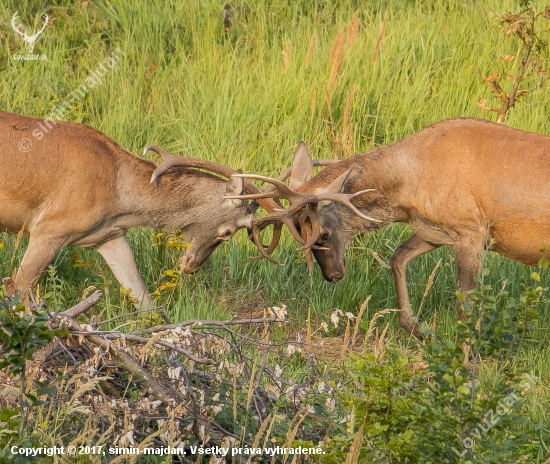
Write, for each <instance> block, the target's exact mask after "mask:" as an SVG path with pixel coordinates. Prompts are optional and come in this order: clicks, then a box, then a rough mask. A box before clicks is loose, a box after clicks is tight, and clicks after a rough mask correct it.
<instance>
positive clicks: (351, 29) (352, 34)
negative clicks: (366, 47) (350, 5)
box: [346, 10, 359, 49]
mask: <svg viewBox="0 0 550 464" xmlns="http://www.w3.org/2000/svg"><path fill="white" fill-rule="evenodd" d="M358 16H359V10H355V12H354V13H353V15H352V17H351V21H350V23H349V24H348V31H347V34H346V43H347V44H348V47H349V48H350V49H352V48H353V45H354V44H355V39H356V38H357V34H358V33H359V17H358Z"/></svg>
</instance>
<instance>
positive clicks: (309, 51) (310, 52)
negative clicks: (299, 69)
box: [304, 29, 317, 69]
mask: <svg viewBox="0 0 550 464" xmlns="http://www.w3.org/2000/svg"><path fill="white" fill-rule="evenodd" d="M316 38H317V29H315V30H314V31H313V34H311V39H309V46H308V47H307V55H306V64H305V66H304V69H307V68H309V65H310V64H311V55H313V48H314V47H315V39H316Z"/></svg>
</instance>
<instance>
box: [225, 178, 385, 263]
mask: <svg viewBox="0 0 550 464" xmlns="http://www.w3.org/2000/svg"><path fill="white" fill-rule="evenodd" d="M350 171H351V169H350V170H349V171H347V172H346V173H344V174H343V177H347V175H348V174H349V172H350ZM237 176H238V177H244V178H247V179H257V180H261V181H264V182H268V183H270V184H272V186H273V187H272V188H271V189H269V190H264V191H263V192H261V193H254V194H248V195H236V196H226V197H225V198H243V199H244V198H247V199H254V200H256V199H265V198H284V199H285V200H288V201H289V202H290V206H289V207H288V208H276V209H275V211H274V212H273V213H271V214H268V215H267V216H263V217H260V218H255V219H254V221H253V222H252V232H253V238H254V243H255V244H256V246H257V247H258V249H259V250H260V253H261V254H262V256H263V257H265V258H267V259H268V260H269V261H271V262H274V263H276V264H279V265H280V263H278V262H276V261H275V260H274V259H273V258H272V257H271V256H270V254H271V253H272V252H273V250H274V249H275V248H274V247H273V248H272V246H270V248H269V249H268V250H265V248H264V247H263V245H262V243H261V241H260V238H259V236H260V231H261V230H262V229H264V228H265V227H267V226H268V225H271V224H273V226H274V227H277V226H278V227H279V228H280V227H281V226H282V224H285V225H286V226H287V227H288V230H289V231H290V233H291V234H292V236H293V237H294V238H295V239H296V240H297V241H298V242H299V243H300V244H301V245H302V246H301V247H300V248H298V250H303V251H304V254H305V258H306V261H307V266H308V270H309V272H310V274H311V273H312V272H313V258H312V257H311V250H312V249H315V248H322V247H318V246H316V245H315V242H317V239H318V238H319V234H320V233H321V226H320V223H319V216H318V214H317V205H318V202H319V201H335V202H337V203H340V204H343V205H345V206H347V207H348V208H350V209H351V210H352V211H353V212H354V213H355V214H357V215H358V216H359V217H361V218H363V219H367V220H369V221H373V222H381V221H379V220H378V219H374V218H371V217H369V216H366V215H364V214H363V213H361V211H359V210H358V209H357V208H356V207H355V206H354V205H353V204H352V203H351V200H352V199H353V198H355V197H357V196H359V195H362V194H363V193H366V192H372V191H373V189H367V190H361V191H360V192H357V193H354V194H344V193H318V194H315V195H314V194H311V193H302V192H296V191H294V190H292V189H290V188H289V187H288V186H287V185H286V184H285V183H284V182H283V181H281V180H279V179H273V178H271V177H266V176H259V175H255V174H238V175H237ZM298 213H300V214H301V217H300V221H299V222H300V224H303V225H304V227H303V228H302V231H301V232H302V234H300V232H298V230H297V229H296V226H295V224H294V219H295V218H296V215H297V214H298ZM279 235H280V234H279ZM278 241H279V240H277V242H275V240H272V243H271V245H273V244H275V246H276V245H277V244H278Z"/></svg>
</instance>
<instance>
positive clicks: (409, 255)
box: [390, 235, 440, 338]
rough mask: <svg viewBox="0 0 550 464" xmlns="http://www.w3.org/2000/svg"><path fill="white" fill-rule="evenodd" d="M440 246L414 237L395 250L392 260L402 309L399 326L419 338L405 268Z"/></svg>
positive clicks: (398, 299)
mask: <svg viewBox="0 0 550 464" xmlns="http://www.w3.org/2000/svg"><path fill="white" fill-rule="evenodd" d="M439 246H440V245H434V244H431V243H428V242H426V241H425V240H423V239H421V238H420V237H418V236H417V235H413V236H412V237H411V238H410V239H408V240H407V241H406V242H403V243H402V244H401V245H400V246H399V247H398V248H397V249H396V250H395V252H394V254H393V256H392V257H391V260H390V264H391V269H392V271H393V276H394V278H395V288H396V291H397V307H398V308H399V309H400V312H399V324H400V325H401V327H403V328H404V329H405V330H406V331H407V332H409V333H411V334H413V335H414V336H415V337H417V338H422V335H421V334H420V328H419V325H418V320H417V318H416V317H414V316H413V314H412V307H411V302H410V300H409V292H408V291H407V279H406V276H405V267H406V266H407V263H408V262H409V261H410V260H411V259H414V258H416V257H417V256H420V255H423V254H424V253H427V252H429V251H432V250H435V249H436V248H439Z"/></svg>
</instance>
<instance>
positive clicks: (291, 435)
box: [284, 410, 307, 460]
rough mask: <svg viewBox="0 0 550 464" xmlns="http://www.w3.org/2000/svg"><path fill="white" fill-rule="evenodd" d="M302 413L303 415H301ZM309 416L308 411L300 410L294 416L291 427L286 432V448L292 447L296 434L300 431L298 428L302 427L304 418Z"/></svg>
mask: <svg viewBox="0 0 550 464" xmlns="http://www.w3.org/2000/svg"><path fill="white" fill-rule="evenodd" d="M300 415H301V417H300ZM306 417H307V411H303V410H300V411H298V412H297V413H296V415H295V416H294V418H293V419H292V422H291V424H290V427H289V429H288V433H287V434H286V445H285V448H287V450H288V448H291V447H292V443H293V442H294V438H296V434H297V433H298V428H299V427H300V424H301V423H302V422H303V420H304V419H305V418H306ZM292 423H294V428H292V425H293V424H292ZM284 456H285V457H284V458H285V460H286V458H287V456H288V451H287V453H285V455H284Z"/></svg>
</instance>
